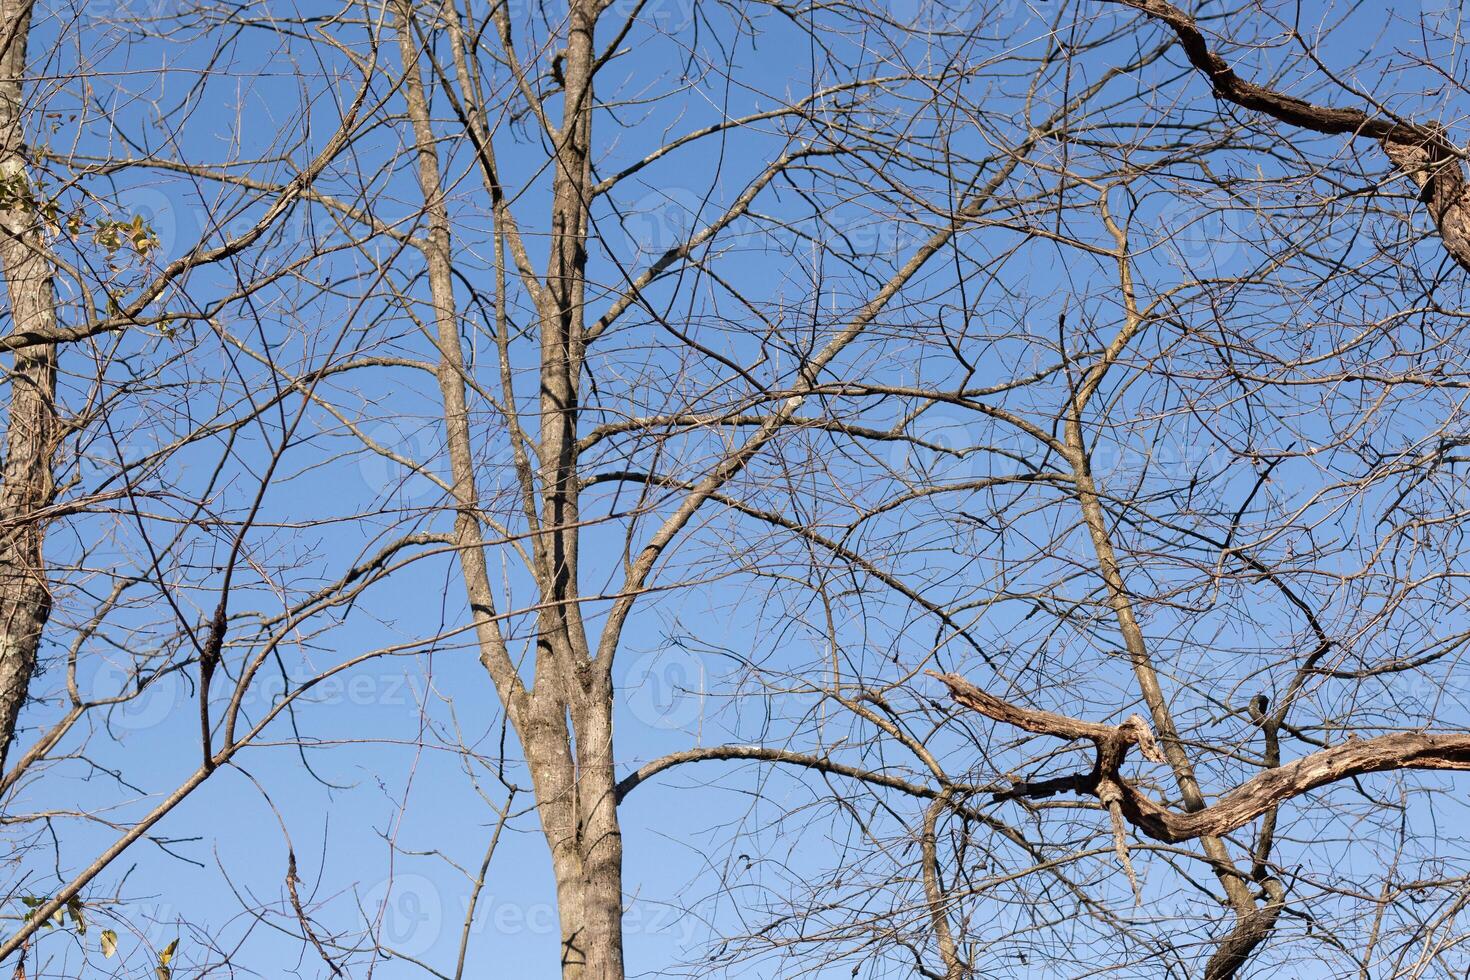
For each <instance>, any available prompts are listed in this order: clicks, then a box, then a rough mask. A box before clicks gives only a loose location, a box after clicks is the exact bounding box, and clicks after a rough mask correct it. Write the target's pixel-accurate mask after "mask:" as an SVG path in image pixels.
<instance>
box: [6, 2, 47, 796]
mask: <svg viewBox="0 0 1470 980" xmlns="http://www.w3.org/2000/svg"><path fill="white" fill-rule="evenodd" d="M30 8H31V4H30V3H28V2H25V0H0V46H3V48H0V180H3V185H0V273H3V275H4V278H5V287H6V291H7V293H8V295H9V301H10V316H11V329H12V330H14V331H33V332H41V333H47V332H50V331H52V330H53V329H54V328H55V326H56V307H55V294H54V291H53V283H52V275H51V266H50V261H49V260H48V258H47V256H46V251H45V242H44V241H43V239H42V237H41V235H40V233H39V228H40V219H39V217H38V215H37V212H36V210H35V208H34V207H33V206H32V205H31V203H30V202H29V178H28V176H27V173H26V157H25V141H24V138H23V137H24V132H23V115H24V111H23V110H24V104H23V101H22V99H23V97H24V92H23V79H24V76H25V63H26V35H27V34H28V32H29V30H30V21H31V13H30ZM6 369H7V375H8V377H7V378H6V382H7V385H8V387H9V397H10V411H9V421H8V426H7V431H6V437H5V447H4V452H5V458H4V462H3V465H0V470H3V472H0V770H3V769H4V766H5V758H6V755H7V753H8V752H9V749H10V745H11V742H12V741H13V740H14V738H15V728H16V720H17V718H18V717H19V715H20V709H21V706H22V705H23V704H24V703H25V700H26V694H27V691H28V689H29V687H30V681H31V675H32V674H33V673H35V669H36V650H37V647H38V646H39V645H40V641H41V631H42V629H43V628H44V627H45V625H46V619H47V617H48V616H49V614H50V612H51V595H50V590H49V588H48V587H47V582H46V570H45V565H44V562H43V560H42V539H43V536H44V524H43V522H42V521H41V520H40V519H39V512H40V511H41V510H42V509H44V508H45V507H46V506H47V505H48V504H49V503H50V502H51V499H52V495H53V494H54V492H55V484H54V476H53V473H52V465H53V460H54V458H55V453H56V444H57V439H58V432H59V425H58V422H57V415H56V347H55V345H53V344H36V345H33V346H28V347H23V348H20V349H19V350H17V351H16V352H15V354H14V361H13V365H7V366H6Z"/></svg>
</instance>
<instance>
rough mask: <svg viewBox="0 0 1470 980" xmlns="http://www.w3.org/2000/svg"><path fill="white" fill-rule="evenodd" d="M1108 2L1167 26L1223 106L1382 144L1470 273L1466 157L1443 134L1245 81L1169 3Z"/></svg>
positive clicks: (1432, 126) (1448, 248)
mask: <svg viewBox="0 0 1470 980" xmlns="http://www.w3.org/2000/svg"><path fill="white" fill-rule="evenodd" d="M1105 2H1108V3H1117V4H1122V5H1123V6H1125V7H1132V8H1133V9H1134V10H1137V11H1140V12H1142V13H1144V14H1147V15H1148V16H1150V17H1152V18H1154V19H1155V20H1158V21H1160V22H1162V23H1163V24H1165V25H1167V26H1168V27H1169V29H1170V30H1172V31H1173V32H1174V34H1175V36H1176V37H1177V38H1178V39H1179V44H1180V47H1182V48H1183V49H1184V53H1185V56H1186V57H1188V59H1189V63H1190V65H1192V66H1193V67H1194V68H1195V69H1196V70H1197V71H1198V72H1199V73H1200V74H1202V75H1204V76H1205V77H1206V78H1208V79H1209V81H1210V85H1211V87H1212V88H1213V89H1214V92H1215V96H1216V97H1217V98H1220V99H1224V100H1225V101H1227V102H1232V103H1234V104H1235V105H1238V106H1240V107H1241V108H1242V109H1249V110H1251V111H1253V112H1261V113H1265V114H1266V115H1268V116H1270V117H1272V118H1273V119H1276V120H1279V121H1281V122H1284V123H1287V124H1288V125H1292V126H1298V127H1300V128H1302V129H1308V130H1311V131H1312V132H1315V133H1327V134H1335V135H1344V136H1357V137H1366V138H1369V139H1375V140H1378V141H1379V143H1380V145H1381V146H1382V147H1383V152H1384V153H1385V154H1387V155H1388V158H1389V159H1390V160H1392V161H1393V164H1394V166H1396V167H1398V169H1399V170H1401V171H1402V172H1403V173H1404V174H1405V175H1406V176H1408V177H1409V178H1410V179H1411V180H1413V181H1414V183H1415V184H1417V185H1418V186H1419V191H1420V194H1419V196H1420V200H1422V201H1423V202H1424V203H1425V205H1426V206H1427V207H1428V209H1429V215H1430V217H1431V218H1432V219H1433V220H1434V224H1435V227H1436V229H1437V230H1438V231H1439V237H1440V240H1441V241H1443V242H1444V247H1445V250H1446V251H1447V252H1449V253H1450V256H1451V257H1452V258H1453V259H1454V260H1455V261H1456V262H1457V263H1459V265H1460V267H1461V268H1462V269H1466V270H1467V271H1470V209H1467V206H1466V203H1467V202H1466V181H1465V173H1464V168H1463V165H1462V164H1461V162H1460V158H1461V156H1462V154H1461V153H1460V151H1459V150H1458V149H1457V148H1456V147H1455V146H1454V144H1452V143H1451V142H1450V140H1449V139H1448V137H1447V136H1446V134H1445V131H1444V129H1443V127H1441V126H1439V125H1437V124H1434V123H1429V124H1426V125H1417V124H1414V123H1411V122H1406V121H1403V120H1399V119H1391V118H1386V117H1384V116H1381V115H1369V114H1368V113H1366V112H1364V111H1362V110H1361V109H1340V108H1335V107H1333V106H1321V105H1316V104H1315V103H1312V102H1308V101H1306V100H1305V99H1299V98H1296V97H1295V96H1291V95H1286V94H1284V93H1282V92H1277V91H1276V90H1274V89H1270V88H1266V87H1265V86H1262V85H1257V84H1255V83H1254V82H1249V81H1246V80H1245V79H1243V78H1241V77H1240V76H1239V75H1237V74H1236V73H1235V70H1234V69H1233V68H1231V67H1230V65H1229V64H1228V63H1227V62H1226V61H1225V59H1224V58H1222V57H1220V55H1219V54H1217V53H1215V52H1214V51H1212V50H1211V49H1210V46H1209V43H1208V42H1207V41H1206V40H1205V36H1204V34H1203V32H1202V31H1201V30H1200V29H1199V25H1198V24H1196V23H1195V21H1194V18H1192V17H1190V16H1189V15H1188V14H1187V13H1185V12H1184V11H1182V10H1180V9H1179V8H1178V7H1176V6H1174V5H1173V4H1171V3H1168V2H1167V0H1105Z"/></svg>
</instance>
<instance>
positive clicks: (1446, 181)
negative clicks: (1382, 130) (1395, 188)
mask: <svg viewBox="0 0 1470 980" xmlns="http://www.w3.org/2000/svg"><path fill="white" fill-rule="evenodd" d="M1382 146H1383V152H1384V153H1385V154H1387V156H1388V158H1389V160H1391V161H1392V162H1393V165H1394V166H1395V167H1397V168H1398V169H1399V170H1400V171H1401V172H1402V173H1403V174H1404V175H1405V176H1406V177H1408V178H1409V179H1410V180H1412V181H1413V182H1414V183H1415V185H1416V186H1418V188H1419V200H1420V201H1422V202H1423V203H1424V204H1427V205H1428V206H1429V212H1430V215H1431V216H1432V217H1433V218H1434V220H1435V222H1436V223H1437V224H1440V223H1442V222H1443V221H1444V218H1445V216H1446V215H1447V214H1448V213H1449V212H1450V210H1451V209H1452V208H1456V207H1458V206H1459V205H1460V204H1461V202H1462V201H1463V199H1464V196H1465V174H1464V170H1463V168H1462V166H1461V164H1460V153H1459V151H1458V150H1456V149H1455V147H1454V145H1453V144H1452V143H1451V142H1450V140H1449V136H1448V134H1447V133H1446V131H1445V129H1444V127H1443V126H1441V125H1439V124H1438V123H1428V124H1426V125H1423V126H1407V125H1400V126H1396V127H1394V128H1393V129H1392V130H1390V131H1389V133H1388V134H1387V135H1386V136H1384V137H1383V140H1382ZM1447 244H1453V243H1447Z"/></svg>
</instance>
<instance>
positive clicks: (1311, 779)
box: [930, 671, 1470, 897]
mask: <svg viewBox="0 0 1470 980" xmlns="http://www.w3.org/2000/svg"><path fill="white" fill-rule="evenodd" d="M930 673H931V674H933V675H934V676H935V677H937V678H939V680H941V681H943V682H944V684H945V685H946V686H947V687H948V688H949V689H950V694H951V695H952V696H953V697H954V699H955V701H957V702H958V703H959V704H962V705H964V706H965V707H967V708H970V709H972V710H974V711H978V712H979V713H981V714H983V715H985V716H986V717H988V718H992V719H994V720H996V721H1000V722H1004V723H1006V724H1010V725H1014V726H1016V727H1017V728H1022V729H1024V730H1026V731H1029V732H1035V733H1037V734H1039V735H1053V736H1055V737H1057V738H1063V739H1068V740H1072V739H1079V738H1086V739H1090V740H1092V741H1093V742H1094V743H1096V744H1097V747H1098V761H1097V768H1096V769H1095V770H1094V772H1093V774H1092V775H1091V776H1088V777H1065V778H1063V779H1054V780H1046V781H1044V782H1041V783H1035V784H1029V786H1028V784H1022V785H1021V786H1019V787H1012V788H1011V789H1009V790H1006V791H1004V792H1001V793H997V794H996V798H997V799H1011V798H1015V797H1017V796H1029V795H1031V794H1032V793H1036V794H1037V795H1039V794H1041V793H1043V792H1044V793H1045V795H1053V794H1055V793H1057V792H1060V791H1062V790H1074V791H1077V792H1088V793H1092V794H1094V795H1099V796H1101V795H1102V794H1103V793H1104V792H1105V791H1106V789H1107V787H1108V786H1109V785H1110V784H1112V785H1116V786H1118V787H1119V788H1120V789H1121V790H1122V797H1121V800H1120V803H1121V805H1122V810H1123V815H1124V816H1125V817H1127V819H1128V822H1129V823H1131V824H1132V825H1133V826H1134V827H1136V828H1137V829H1138V830H1140V831H1142V832H1143V833H1144V834H1146V835H1147V836H1149V837H1152V838H1154V839H1155V840H1159V841H1163V842H1165V843H1169V844H1177V843H1180V842H1183V841H1187V840H1193V839H1195V838H1196V837H1220V836H1223V835H1224V834H1228V833H1230V832H1231V831H1233V830H1238V829H1239V828H1241V827H1243V826H1245V825H1246V824H1248V823H1250V822H1251V821H1252V820H1254V819H1256V818H1257V817H1259V816H1261V815H1262V814H1264V813H1266V812H1267V811H1268V810H1270V809H1271V808H1272V807H1274V806H1277V805H1278V804H1281V803H1285V802H1286V801H1288V800H1292V799H1295V798H1296V797H1299V796H1303V795H1305V794H1307V793H1310V792H1311V791H1312V790H1314V789H1319V788H1321V787H1323V786H1329V785H1331V784H1333V783H1338V782H1342V781H1343V780H1346V779H1353V778H1355V777H1357V776H1364V775H1367V774H1369V773H1375V772H1393V771H1396V770H1402V769H1425V770H1449V771H1465V770H1470V734H1444V735H1431V734H1427V733H1424V732H1396V733H1394V734H1391V735H1379V736H1377V737H1376V738H1367V739H1360V738H1356V737H1350V738H1349V739H1348V740H1347V741H1346V742H1344V743H1343V744H1342V745H1335V746H1333V747H1332V748H1330V749H1323V750H1322V751H1320V752H1313V753H1312V754H1311V755H1308V756H1303V757H1302V758H1300V759H1298V760H1296V761H1295V762H1289V763H1287V764H1286V765H1284V766H1277V767H1276V768H1274V769H1267V770H1265V771H1263V772H1261V773H1260V774H1258V775H1256V776H1253V777H1251V778H1250V779H1248V780H1246V781H1245V782H1244V783H1241V784H1240V785H1239V786H1237V787H1235V788H1234V789H1232V790H1230V791H1229V792H1228V793H1226V794H1225V795H1224V796H1222V797H1221V798H1220V799H1219V801H1218V802H1216V803H1214V804H1213V805H1211V806H1207V807H1204V808H1203V809H1200V810H1195V811H1193V812H1190V813H1180V812H1177V811H1174V810H1171V809H1169V808H1168V807H1165V806H1163V805H1161V804H1159V803H1156V802H1155V801H1153V800H1152V799H1150V798H1149V797H1148V796H1146V795H1145V794H1144V793H1143V792H1142V791H1141V790H1139V789H1138V788H1137V787H1135V786H1133V785H1132V784H1131V783H1129V782H1128V781H1127V780H1126V779H1124V778H1123V777H1122V776H1121V775H1120V774H1119V772H1118V770H1119V767H1120V766H1121V765H1122V762H1123V759H1124V757H1125V756H1126V754H1127V751H1128V748H1129V747H1131V746H1133V745H1139V746H1140V748H1141V749H1142V751H1143V753H1144V755H1145V757H1147V758H1151V759H1154V760H1155V761H1157V760H1158V758H1159V756H1158V755H1157V754H1156V753H1157V749H1156V748H1150V746H1151V744H1152V742H1153V736H1152V733H1150V732H1148V731H1147V725H1145V724H1144V722H1143V720H1142V719H1141V718H1139V717H1138V716H1137V715H1133V716H1131V717H1129V718H1128V720H1127V721H1125V722H1123V724H1121V725H1118V726H1116V727H1115V726H1111V725H1102V724H1098V723H1096V722H1090V721H1081V720H1079V719H1076V718H1068V717H1066V716H1065V715H1058V714H1053V713H1052V712H1050V711H1037V710H1034V709H1031V708H1022V707H1019V706H1017V705H1013V704H1011V703H1009V702H1007V701H1003V700H1001V699H1000V698H997V697H995V696H994V695H992V694H987V693H986V692H984V691H981V690H980V689H978V688H976V687H975V686H974V685H973V684H971V683H970V682H969V681H967V680H965V679H964V678H963V677H960V676H958V675H956V674H938V673H935V672H933V671H930ZM1028 790H1029V791H1028ZM1268 897H1269V895H1268Z"/></svg>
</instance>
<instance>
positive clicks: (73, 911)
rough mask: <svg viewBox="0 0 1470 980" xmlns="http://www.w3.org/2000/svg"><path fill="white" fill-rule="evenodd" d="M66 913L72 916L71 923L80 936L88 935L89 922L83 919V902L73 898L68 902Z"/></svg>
mask: <svg viewBox="0 0 1470 980" xmlns="http://www.w3.org/2000/svg"><path fill="white" fill-rule="evenodd" d="M66 911H67V913H68V914H70V915H71V923H72V925H74V926H76V928H77V935H78V936H85V935H86V934H87V920H86V919H84V918H82V900H81V899H80V898H77V897H76V896H72V897H71V898H70V899H68V900H67V903H66Z"/></svg>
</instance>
